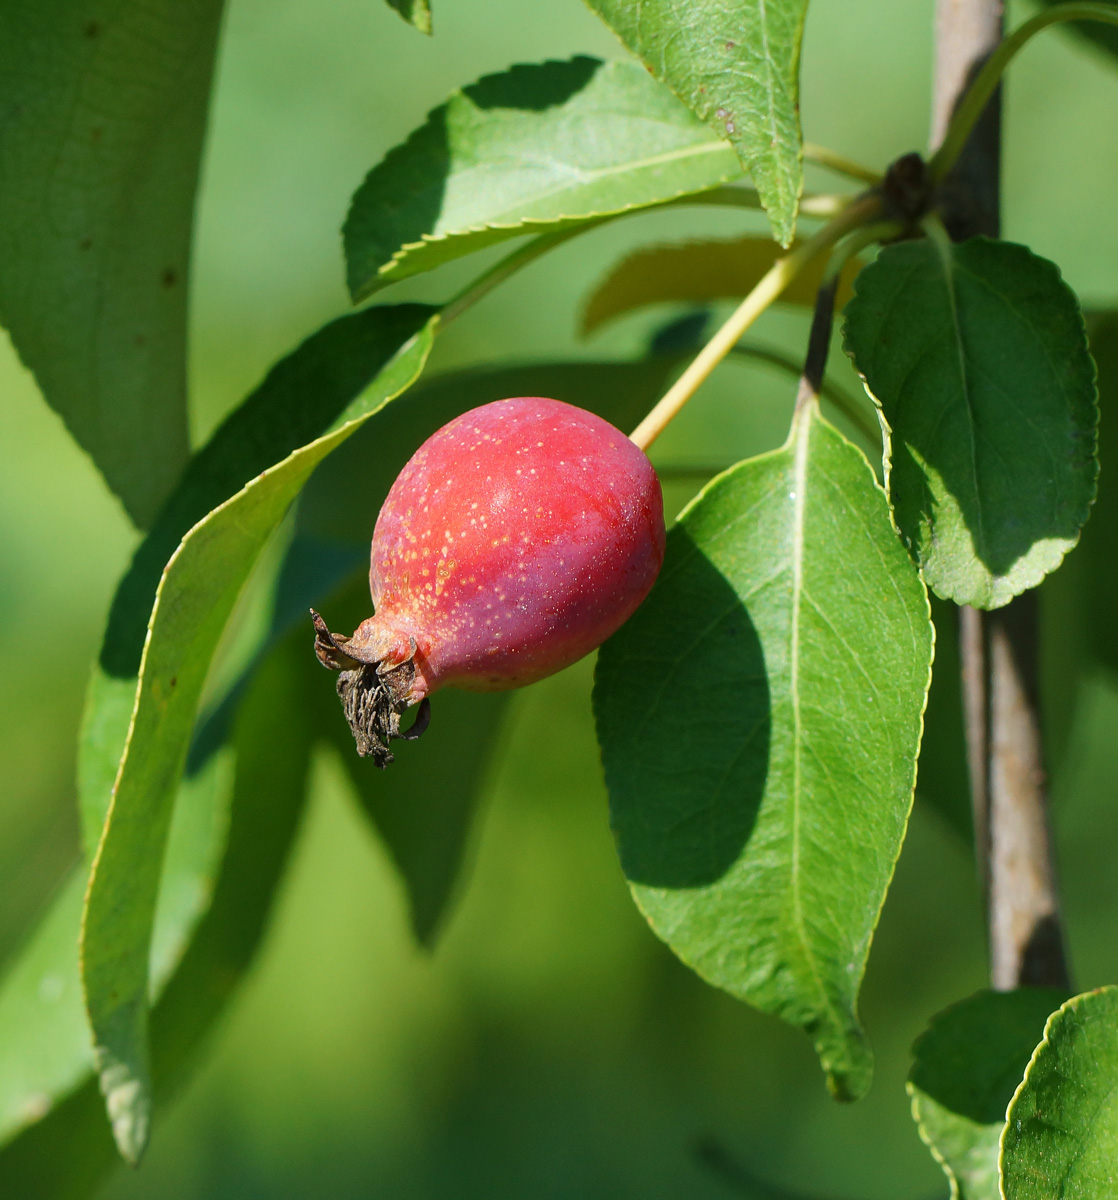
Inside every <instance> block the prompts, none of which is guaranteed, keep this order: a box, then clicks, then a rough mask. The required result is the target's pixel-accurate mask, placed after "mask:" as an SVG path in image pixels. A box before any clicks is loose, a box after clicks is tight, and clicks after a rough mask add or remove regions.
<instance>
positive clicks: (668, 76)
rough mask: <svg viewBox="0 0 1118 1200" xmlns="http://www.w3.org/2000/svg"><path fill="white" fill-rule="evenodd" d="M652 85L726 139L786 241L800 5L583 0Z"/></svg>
mask: <svg viewBox="0 0 1118 1200" xmlns="http://www.w3.org/2000/svg"><path fill="white" fill-rule="evenodd" d="M587 2H588V3H589V5H590V7H591V8H592V9H594V11H595V12H597V13H598V15H599V16H600V17H601V18H602V19H603V20H604V21H605V22H606V24H608V25H609V26H610V27H611V28H612V29H613V31H614V32H615V33H616V34H617V36H618V37H619V38H620V39H621V40H622V41H623V42H624V43H625V45H626V46H628V47H629V49H630V50H632V51H633V53H634V54H636V55H637V57H638V58H640V59H641V60H642V61H643V62H644V64H645V66H646V67H647V68H648V69H649V71H651V72H652V74H653V75H654V76H655V77H656V78H657V79H659V80H661V81H663V82H664V83H666V84H667V85H668V86H669V87H670V88H671V89H672V91H673V92H675V94H676V95H677V96H679V98H680V99H681V100H682V101H683V102H684V103H685V104H686V105H687V107H688V108H690V109H691V110H692V112H694V113H695V114H696V115H697V116H698V117H699V118H700V119H701V120H703V121H705V122H706V123H707V125H709V126H710V127H711V128H712V129H713V130H715V131H716V132H717V134H718V136H719V137H721V138H728V139H729V141H730V142H731V143H732V144H733V147H734V150H735V151H736V152H737V155H738V158H739V159H740V160H741V164H742V166H743V167H744V168H745V169H746V170H747V171H749V172H750V174H751V175H752V176H753V183H754V186H755V187H756V188H757V191H758V192H759V193H760V194H761V201H762V203H763V204H764V206H765V208H766V209H767V210H768V213H769V219H770V220H771V221H772V226H773V232H774V234H775V235H776V238H777V240H778V241H780V243H781V244H782V245H784V246H787V245H788V244H789V243H790V242H791V241H792V235H793V233H794V232H795V229H796V211H797V208H798V206H799V202H800V191H801V189H802V187H803V162H802V146H801V140H800V105H799V95H800V82H799V77H800V41H801V39H802V37H803V30H804V17H805V15H806V12H807V0H587Z"/></svg>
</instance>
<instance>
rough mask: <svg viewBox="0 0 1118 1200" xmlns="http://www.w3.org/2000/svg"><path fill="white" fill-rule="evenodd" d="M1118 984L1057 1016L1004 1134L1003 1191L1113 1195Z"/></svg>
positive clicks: (1056, 1196) (1040, 1198)
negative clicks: (1117, 986)
mask: <svg viewBox="0 0 1118 1200" xmlns="http://www.w3.org/2000/svg"><path fill="white" fill-rule="evenodd" d="M1116 1080H1118V988H1115V987H1106V988H1100V989H1099V990H1098V991H1096V992H1087V993H1086V994H1085V995H1082V996H1076V997H1075V999H1073V1000H1069V1001H1068V1002H1067V1003H1066V1004H1065V1005H1064V1006H1063V1007H1062V1008H1061V1009H1060V1010H1059V1011H1058V1012H1055V1013H1053V1014H1052V1016H1051V1017H1050V1018H1049V1020H1048V1024H1047V1026H1046V1027H1045V1029H1044V1041H1043V1042H1041V1044H1040V1045H1039V1046H1038V1047H1037V1048H1036V1052H1035V1053H1034V1054H1033V1057H1032V1061H1031V1062H1030V1063H1029V1066H1028V1070H1027V1071H1026V1072H1025V1078H1024V1080H1023V1082H1022V1083H1021V1086H1020V1087H1019V1088H1018V1089H1017V1094H1016V1095H1015V1096H1014V1097H1013V1103H1012V1104H1010V1106H1009V1113H1008V1116H1007V1119H1006V1124H1005V1133H1004V1134H1003V1136H1002V1152H1001V1172H1002V1181H1001V1182H1002V1195H1003V1196H1009V1197H1011V1198H1012V1200H1064V1198H1066V1197H1073V1196H1074V1197H1083V1200H1109V1198H1110V1197H1112V1196H1114V1195H1115V1184H1116V1183H1118V1087H1116V1086H1115V1081H1116Z"/></svg>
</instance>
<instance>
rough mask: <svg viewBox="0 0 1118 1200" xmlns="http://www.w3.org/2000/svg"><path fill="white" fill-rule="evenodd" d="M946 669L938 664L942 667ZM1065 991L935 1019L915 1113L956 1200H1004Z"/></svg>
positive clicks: (911, 1085)
mask: <svg viewBox="0 0 1118 1200" xmlns="http://www.w3.org/2000/svg"><path fill="white" fill-rule="evenodd" d="M936 669H937V670H938V669H939V664H938V663H937V664H936ZM1066 998H1067V993H1066V992H1059V991H1054V990H1052V989H1049V988H1022V989H1020V990H1019V991H1015V992H979V993H978V994H977V995H975V996H970V997H969V998H968V999H966V1000H963V1001H961V1002H960V1003H959V1004H956V1005H953V1006H952V1007H951V1008H949V1009H947V1010H946V1011H945V1012H942V1013H940V1014H939V1015H938V1016H935V1017H933V1018H932V1021H931V1023H930V1025H929V1026H928V1029H927V1032H925V1033H923V1034H921V1035H920V1037H919V1038H917V1039H916V1044H915V1045H914V1046H913V1048H912V1055H913V1060H914V1061H913V1066H912V1071H911V1072H910V1074H909V1077H908V1094H909V1095H910V1096H911V1097H912V1115H913V1118H914V1119H915V1121H916V1123H917V1125H918V1126H919V1128H920V1136H921V1137H922V1138H923V1139H924V1141H925V1142H927V1144H928V1146H929V1147H930V1148H931V1151H932V1154H933V1155H934V1156H935V1158H936V1161H937V1162H939V1164H940V1165H941V1166H942V1167H943V1170H944V1173H945V1174H946V1175H947V1179H948V1182H949V1183H950V1185H951V1195H952V1200H955V1198H956V1197H958V1198H959V1200H999V1195H1000V1193H999V1191H998V1141H999V1139H1000V1138H1001V1134H1002V1130H1003V1129H1004V1128H1005V1112H1006V1109H1007V1108H1008V1107H1009V1102H1010V1100H1011V1099H1012V1098H1013V1093H1014V1091H1015V1090H1016V1089H1017V1086H1018V1084H1020V1082H1021V1078H1022V1076H1023V1075H1024V1074H1025V1068H1026V1067H1027V1066H1028V1063H1029V1059H1030V1058H1031V1057H1032V1053H1033V1050H1034V1049H1035V1048H1036V1045H1037V1043H1038V1042H1039V1041H1040V1039H1041V1036H1042V1034H1043V1033H1044V1023H1045V1021H1047V1020H1048V1016H1049V1014H1050V1013H1051V1012H1053V1011H1054V1010H1055V1009H1057V1008H1059V1006H1060V1005H1061V1004H1062V1003H1063V1002H1064V1000H1065V999H1066Z"/></svg>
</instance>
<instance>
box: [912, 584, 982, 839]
mask: <svg viewBox="0 0 1118 1200" xmlns="http://www.w3.org/2000/svg"><path fill="white" fill-rule="evenodd" d="M932 623H933V624H934V625H935V627H936V669H935V671H933V672H932V685H931V687H930V688H929V689H928V707H927V709H926V710H925V712H924V736H923V738H921V740H920V764H919V768H918V770H917V773H916V799H917V802H918V803H924V804H928V805H930V806H931V807H932V808H934V809H935V810H936V812H937V813H938V814H939V815H940V817H942V818H943V820H944V821H946V822H947V824H948V825H949V826H950V827H951V828H952V829H953V830H954V831H955V832H956V833H957V834H958V835H959V836H960V837H961V838H962V839H963V840H964V841H965V842H967V843H968V844H973V842H974V818H973V816H972V813H971V794H970V776H969V775H968V774H967V743H966V732H965V726H964V723H963V681H962V673H961V663H960V659H959V611H958V609H957V608H956V607H955V605H953V604H948V603H947V601H945V600H939V599H936V598H935V597H932Z"/></svg>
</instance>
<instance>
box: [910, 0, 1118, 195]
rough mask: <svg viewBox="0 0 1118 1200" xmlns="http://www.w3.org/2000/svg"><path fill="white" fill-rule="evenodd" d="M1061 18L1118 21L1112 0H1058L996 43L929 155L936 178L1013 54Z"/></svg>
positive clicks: (954, 155) (954, 154) (956, 154)
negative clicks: (1066, 0)
mask: <svg viewBox="0 0 1118 1200" xmlns="http://www.w3.org/2000/svg"><path fill="white" fill-rule="evenodd" d="M1062 21H1099V22H1101V23H1102V24H1104V25H1118V7H1116V6H1115V5H1113V4H1095V3H1081V4H1059V5H1057V6H1056V7H1055V8H1050V9H1047V10H1046V11H1045V12H1042V13H1038V14H1037V15H1036V16H1035V17H1032V18H1031V19H1030V20H1028V21H1026V22H1025V23H1024V25H1022V26H1020V27H1019V28H1018V29H1015V30H1014V31H1013V32H1012V33H1011V34H1010V35H1009V36H1008V37H1007V38H1005V39H1004V41H1002V42H1001V43H999V45H998V48H997V49H996V50H995V51H994V53H993V54H991V55H990V57H989V58H988V59H987V60H986V63H985V65H984V66H983V68H982V70H981V71H979V73H978V75H977V76H976V77H975V80H974V83H972V84H971V86H970V87H969V88H968V89H967V94H966V95H965V96H964V97H963V101H962V103H961V104H960V105H959V107H958V109H957V110H956V112H955V115H954V116H953V117H952V118H951V124H950V125H949V126H948V127H947V135H946V136H945V137H944V139H943V144H942V145H941V146H940V148H939V149H938V150H937V151H936V152H935V154H934V155H933V156H932V161H931V163H930V164H929V169H930V171H931V176H932V179H933V180H934V181H935V182H937V183H938V182H939V181H940V180H941V179H943V177H944V176H945V175H946V174H947V172H948V171H950V170H951V168H952V167H953V166H954V165H955V160H956V159H957V158H958V157H959V154H960V153H961V152H962V149H963V146H964V145H965V144H966V141H967V138H968V137H970V133H971V130H972V129H973V128H974V125H975V122H976V121H977V120H978V118H979V117H980V116H981V115H982V110H983V109H984V108H985V107H986V105H987V104H988V103H989V100H990V97H991V96H992V95H993V94H994V92H995V90H996V89H997V86H998V83H999V81H1000V80H1001V77H1002V75H1003V73H1004V72H1005V69H1006V67H1007V66H1009V64H1010V62H1011V60H1012V59H1013V58H1014V56H1015V55H1016V54H1017V53H1018V51H1020V50H1021V49H1022V48H1023V47H1024V46H1025V45H1026V44H1027V43H1028V42H1029V41H1030V40H1031V39H1032V38H1033V37H1035V36H1036V34H1038V33H1040V31H1041V30H1042V29H1047V28H1048V26H1049V25H1055V24H1057V23H1059V22H1062Z"/></svg>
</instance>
